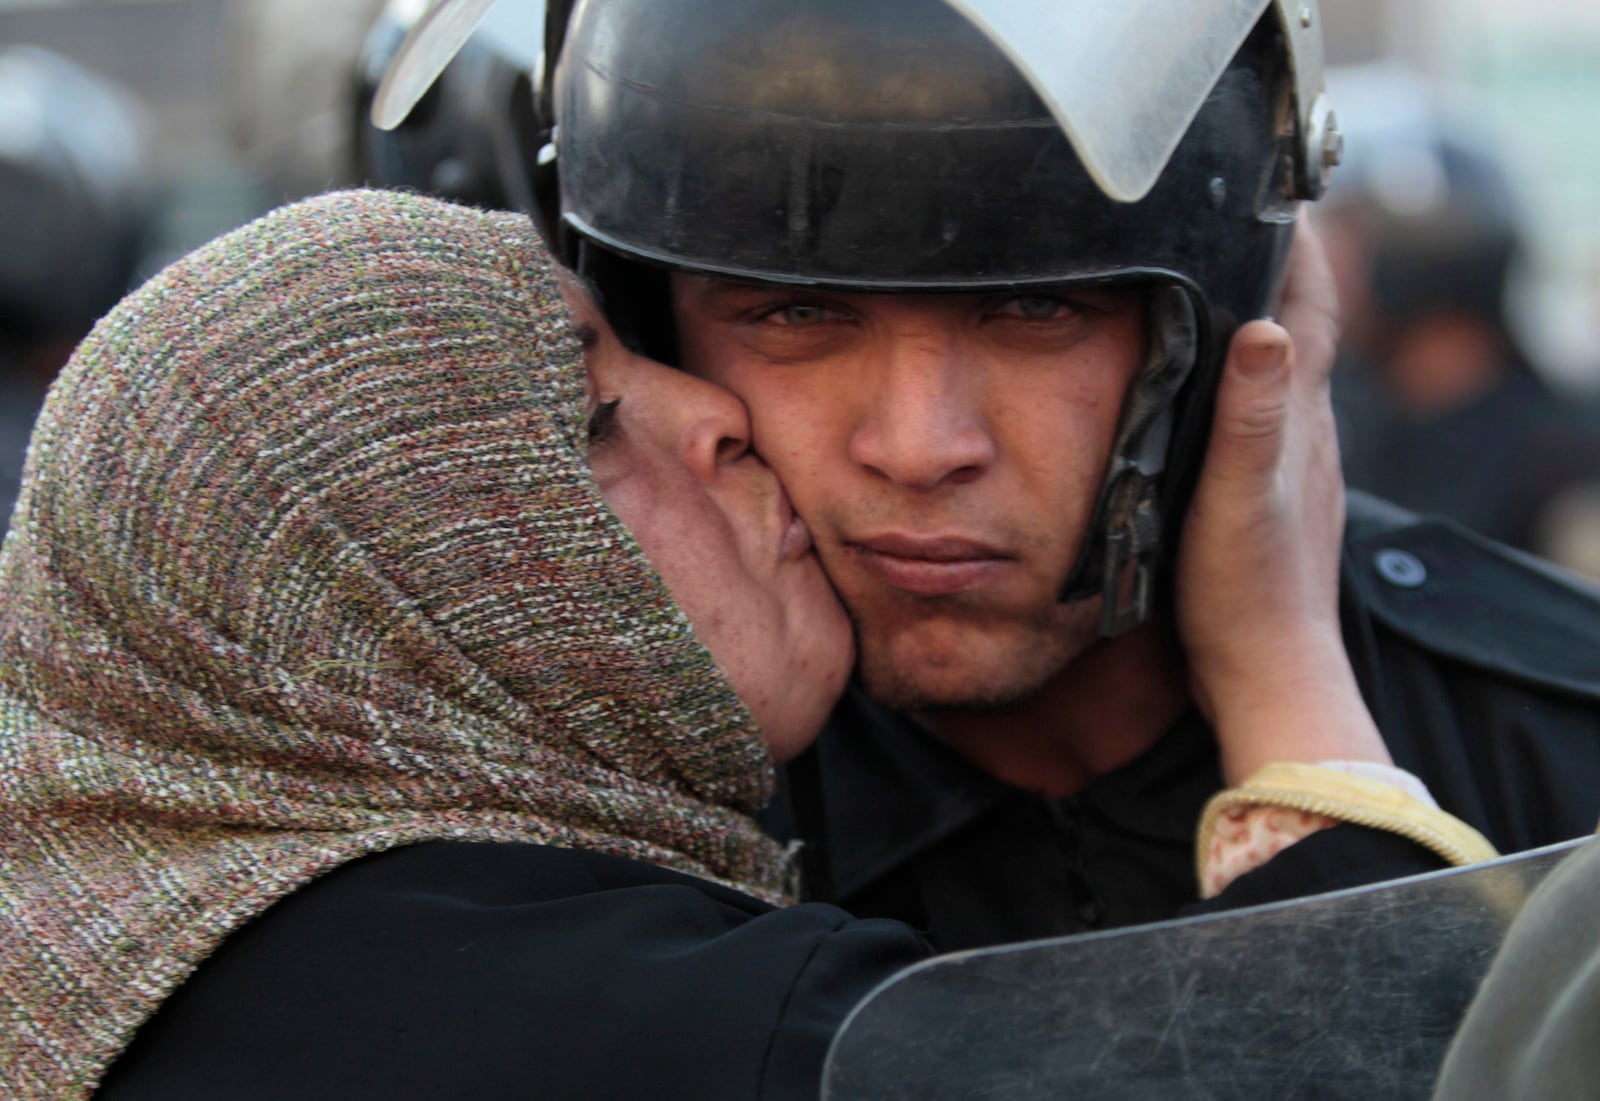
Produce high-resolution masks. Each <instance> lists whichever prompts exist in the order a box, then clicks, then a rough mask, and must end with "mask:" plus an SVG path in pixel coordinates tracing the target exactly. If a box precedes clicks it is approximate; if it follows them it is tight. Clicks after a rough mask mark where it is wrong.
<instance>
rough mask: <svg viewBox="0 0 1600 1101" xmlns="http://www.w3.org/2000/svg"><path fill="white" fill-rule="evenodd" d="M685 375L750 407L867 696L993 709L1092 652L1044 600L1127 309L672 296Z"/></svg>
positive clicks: (1054, 585) (1073, 619)
mask: <svg viewBox="0 0 1600 1101" xmlns="http://www.w3.org/2000/svg"><path fill="white" fill-rule="evenodd" d="M673 302H674V308H675V311H676V314H677V319H678V325H679V332H680V338H681V340H682V345H683V346H682V353H683V359H684V365H685V366H686V367H687V368H688V369H689V370H690V371H692V372H694V373H697V374H699V375H701V376H703V377H705V378H708V379H710V380H712V381H715V382H718V383H721V384H722V385H724V386H726V387H728V388H729V389H731V390H733V391H734V392H735V393H737V394H738V395H739V396H740V397H742V398H743V399H744V400H745V402H746V403H747V404H748V405H749V406H750V409H751V414H752V417H753V421H754V428H755V442H756V447H757V449H758V450H759V451H760V452H761V454H762V455H763V456H764V457H765V458H766V459H767V461H768V462H770V463H771V464H772V465H773V467H774V468H775V469H776V470H777V471H778V474H779V476H780V477H781V478H782V479H783V482H784V484H785V486H786V487H787V488H788V490H789V493H790V495H791V496H792V497H793V499H794V502H795V506H796V508H798V509H799V511H800V514H801V515H802V516H803V517H804V518H805V519H806V521H807V523H808V524H809V525H810V527H811V530H812V533H813V535H814V536H815V538H816V541H817V547H818V550H819V552H820V553H821V555H822V561H823V565H824V567H825V568H826V569H827V571H828V574H829V576H830V577H831V579H832V580H833V582H834V585H835V586H836V587H837V588H838V590H839V592H840V595H842V596H843V598H844V601H845V603H846V605H847V606H848V607H849V609H850V612H851V614H852V616H853V618H854V620H855V622H856V627H857V638H858V642H859V646H860V662H861V665H860V669H861V673H862V675H863V678H864V681H865V684H866V687H867V689H868V690H869V691H870V692H871V693H872V694H873V695H874V696H875V697H877V698H878V699H880V700H882V701H883V702H885V703H888V704H890V705H892V706H898V707H930V706H941V705H959V704H994V703H999V702H1003V701H1006V700H1011V699H1017V698H1020V697H1023V696H1026V695H1027V694H1029V693H1031V692H1032V691H1034V690H1035V689H1037V688H1038V687H1040V686H1041V685H1042V684H1043V683H1044V682H1045V681H1046V680H1048V679H1049V678H1050V677H1051V676H1052V675H1053V674H1054V673H1056V672H1057V671H1059V670H1060V669H1061V668H1062V666H1063V665H1064V664H1065V663H1066V662H1068V661H1070V660H1071V659H1072V658H1073V657H1074V656H1075V655H1077V654H1078V653H1079V652H1081V651H1082V650H1083V649H1084V648H1085V647H1087V646H1088V645H1089V644H1090V643H1091V642H1092V640H1093V639H1094V637H1095V630H1096V617H1097V614H1098V602H1097V601H1083V602H1079V603H1075V604H1063V603H1061V602H1060V601H1059V600H1058V599H1057V597H1058V594H1059V593H1060V591H1061V588H1062V585H1063V583H1064V581H1065V580H1066V577H1067V574H1068V572H1069V570H1070V569H1071V567H1072V565H1073V563H1074V561H1075V560H1076V557H1077V553H1078V548H1079V545H1080V544H1081V542H1082V539H1083V535H1084V532H1085V530H1086V528H1087V525H1088V522H1089V516H1090V512H1091V510H1092V507H1093V503H1094V498H1095V494H1096V491H1097V489H1098V487H1099V485H1100V482H1101V478H1102V476H1103V474H1104V471H1105V467H1106V463H1107V459H1108V456H1109V454H1110V451H1111V444H1112V437H1113V434H1114V431H1115V428H1116V424H1117V420H1118V416H1119V413H1120V410H1121V406H1122V399H1123V395H1124V393H1125V392H1126V391H1127V388H1128V384H1129V382H1130V381H1131V380H1132V378H1133V376H1134V374H1135V372H1136V371H1137V370H1138V368H1139V366H1140V365H1141V364H1142V363H1143V361H1144V355H1145V325H1144V306H1143V297H1142V295H1140V294H1139V293H1138V292H1136V291H1111V290H1095V291H1083V290H1075V291H1071V292H1069V293H1064V294H1059V295H1058V294H1029V295H1021V296H1018V295H1016V294H1014V293H1013V294H1003V295H993V296H989V295H955V296H953V295H876V294H842V293H833V292H816V291H812V290H796V289H794V288H785V287H779V286H774V285H771V284H749V283H737V282H732V281H727V280H719V279H713V278H707V277H701V276H690V275H677V276H675V277H674V281H673Z"/></svg>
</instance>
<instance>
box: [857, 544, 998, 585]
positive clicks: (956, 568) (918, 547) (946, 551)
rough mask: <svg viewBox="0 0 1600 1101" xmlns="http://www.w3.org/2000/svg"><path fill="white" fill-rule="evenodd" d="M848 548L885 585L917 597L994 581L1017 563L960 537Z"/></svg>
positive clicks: (989, 548) (994, 549)
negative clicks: (1013, 563)
mask: <svg viewBox="0 0 1600 1101" xmlns="http://www.w3.org/2000/svg"><path fill="white" fill-rule="evenodd" d="M846 545H847V546H849V547H850V549H851V550H853V551H855V552H856V557H857V559H858V560H859V561H860V562H861V564H862V565H863V566H864V567H865V568H866V569H867V571H868V572H869V573H871V574H873V575H874V576H876V577H877V578H878V579H879V580H880V581H882V582H884V584H886V585H888V586H890V587H891V588H895V589H899V590H901V591H902V592H907V593H911V594H913V595H916V596H948V595H950V594H952V593H959V592H965V591H966V590H968V589H974V588H977V587H978V586H980V585H983V584H985V583H987V582H989V581H992V580H994V578H996V577H997V576H999V575H1000V574H1001V573H1002V572H1004V571H1005V569H1006V568H1007V567H1008V566H1009V565H1011V563H1012V561H1013V559H1012V558H1011V556H1010V555H1008V554H1005V553H1004V552H1003V551H1000V550H997V549H996V548H994V547H991V546H988V545H987V544H984V543H980V542H978V541H976V540H973V539H966V538H962V537H960V536H927V535H904V534H894V533H890V534H883V535H874V536H870V537H868V538H864V539H851V540H848V541H847V544H846Z"/></svg>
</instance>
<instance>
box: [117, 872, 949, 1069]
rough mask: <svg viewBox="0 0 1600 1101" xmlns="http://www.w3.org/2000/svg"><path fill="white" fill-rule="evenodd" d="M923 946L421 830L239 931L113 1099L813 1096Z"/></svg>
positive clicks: (734, 895) (176, 1005)
mask: <svg viewBox="0 0 1600 1101" xmlns="http://www.w3.org/2000/svg"><path fill="white" fill-rule="evenodd" d="M926 951H927V950H926V947H925V946H924V945H923V943H922V942H921V940H920V938H918V937H916V936H915V934H913V933H912V932H911V931H910V930H909V929H906V928H905V927H904V926H899V925H896V924H894V923H890V922H881V921H871V922H861V921H856V920H854V919H852V918H850V917H849V915H847V914H845V913H844V912H843V911H840V910H837V909H835V908H833V907H828V906H820V905H806V906H796V907H789V908H786V909H775V908H773V907H771V906H769V905H768V904H766V903H764V902H761V901H759V900H757V899H754V898H750V897H748V896H745V895H742V894H740V893H738V892H736V891H733V890H729V889H727V888H724V887H721V886H718V885H716V884H712V883H709V882H706V881H703V880H698V879H695V878H693V877H690V876H685V875H681V874H678V873H675V872H671V871H666V870H664V869H661V868H657V867H655V866H653V865H649V864H643V863H639V862H636V861H631V860H626V859H622V858H618V857H610V856H603V855H598V854H593V853H585V852H579V851H575V850H569V849H555V848H549V847H544V846H537V845H494V844H467V843H453V842H437V843H430V844H426V845H417V846H412V847H409V848H406V849H399V850H394V851H391V852H389V853H384V854H379V855H377V856H372V857H367V858H364V859H362V860H359V861H356V862H354V863H352V864H350V865H347V866H345V867H344V868H342V869H340V870H339V871H336V872H334V873H332V874H330V875H329V876H327V877H325V878H323V879H322V880H319V881H317V882H316V883H313V884H312V885H310V886H308V887H306V888H304V889H303V890H301V891H299V892H297V893H296V894H295V895H292V896H290V897H289V898H288V899H285V900H284V901H283V902H281V903H279V904H278V905H277V906H275V907H274V908H273V909H272V910H269V911H268V912H267V913H266V914H265V915H263V916H262V918H260V919H258V920H257V921H256V922H255V923H253V924H252V925H250V926H248V927H246V928H245V929H243V930H241V931H240V932H239V933H237V934H235V935H234V936H233V937H232V938H230V939H229V941H228V942H227V943H225V944H224V945H223V947H222V949H221V950H220V951H219V952H218V953H217V954H216V955H215V956H213V957H212V958H211V959H210V960H208V961H207V962H206V963H205V964H204V965H203V966H202V967H201V969H200V970H199V971H198V972H197V973H196V975H195V976H194V978H193V979H191V981H190V982H189V983H188V984H186V985H185V987H183V988H182V989H180V990H179V991H178V992H177V994H175V995H174V996H173V998H171V999H170V1000H169V1001H168V1003H167V1004H166V1005H165V1006H163V1007H162V1009H161V1010H160V1012H159V1013H158V1014H157V1016H156V1017H155V1018H154V1019H153V1020H152V1021H151V1022H150V1023H149V1024H148V1025H147V1026H146V1027H145V1029H144V1030H142V1031H141V1032H140V1034H139V1035H138V1037H136V1039H135V1042H134V1044H133V1046H132V1047H131V1048H130V1049H129V1051H128V1052H127V1053H126V1054H125V1056H124V1057H123V1059H122V1060H121V1061H119V1063H118V1064H117V1065H116V1066H115V1067H114V1068H113V1071H112V1074H111V1076H110V1077H109V1078H108V1079H107V1083H106V1086H105V1087H104V1093H103V1094H102V1095H101V1096H104V1097H106V1098H108V1099H110V1101H127V1099H129V1098H142V1097H154V1096H160V1095H161V1091H162V1090H165V1089H169V1088H170V1087H171V1085H172V1083H174V1082H179V1081H182V1082H185V1083H194V1082H196V1081H197V1080H203V1081H215V1082H237V1081H239V1080H241V1079H245V1078H248V1080H250V1081H256V1082H260V1083H262V1084H261V1086H260V1087H259V1090H260V1093H259V1096H262V1097H268V1096H285V1095H290V1094H293V1095H296V1096H298V1097H300V1098H301V1099H302V1101H309V1099H312V1098H318V1097H324V1096H327V1097H332V1096H338V1097H341V1098H348V1097H366V1096H371V1097H383V1096H431V1095H433V1092H436V1090H437V1089H447V1090H448V1091H449V1092H451V1093H452V1094H453V1095H459V1096H481V1097H485V1098H493V1097H496V1096H500V1095H502V1094H506V1093H509V1092H510V1091H511V1090H513V1089H517V1088H519V1086H520V1087H521V1088H523V1089H525V1088H526V1086H527V1084H528V1083H529V1082H537V1083H539V1084H540V1093H541V1096H547V1097H553V1098H561V1097H569V1096H570V1097H592V1096H611V1095H618V1096H621V1095H623V1091H629V1090H631V1091H632V1092H634V1093H637V1094H640V1095H649V1096H654V1097H664V1098H671V1097H684V1098H689V1097H768V1098H770V1097H802V1096H812V1097H814V1096H815V1091H816V1088H817V1083H818V1077H819V1075H820V1071H821V1063H822V1058H823V1056H824V1054H825V1052H826V1047H827V1042H828V1039H829V1038H830V1037H831V1035H832V1031H833V1029H834V1028H835V1027H837V1025H838V1023H839V1022H840V1021H841V1020H842V1019H843V1017H844V1015H845V1014H846V1013H848V1011H849V1009H850V1008H851V1007H852V1006H854V1005H855V1004H856V1002H858V1001H859V1000H860V999H861V998H862V997H864V996H865V994H866V993H867V992H869V991H870V990H871V989H872V987H873V986H875V985H876V984H877V983H878V982H879V981H881V980H882V979H883V978H885V977H887V976H888V975H889V974H892V973H893V972H894V971H895V970H897V969H899V968H900V967H902V966H905V965H907V964H909V963H912V962H915V961H916V960H918V959H920V958H922V957H923V956H924V955H925V954H926ZM290 1053H292V1055H291V1054H290ZM258 1063H259V1064H260V1065H259V1066H258V1065H256V1064H258ZM319 1090H320V1091H321V1092H319ZM407 1090H409V1091H410V1092H409V1093H408V1092H406V1091H407ZM396 1091H399V1092H396ZM230 1096H232V1094H230ZM249 1096H256V1094H251V1095H249Z"/></svg>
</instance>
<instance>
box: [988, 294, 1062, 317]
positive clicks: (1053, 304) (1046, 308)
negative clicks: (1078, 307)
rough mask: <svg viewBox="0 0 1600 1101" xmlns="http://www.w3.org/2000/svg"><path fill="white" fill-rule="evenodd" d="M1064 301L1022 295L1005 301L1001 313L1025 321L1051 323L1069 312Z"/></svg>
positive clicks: (1046, 296) (1045, 296) (1048, 296)
mask: <svg viewBox="0 0 1600 1101" xmlns="http://www.w3.org/2000/svg"><path fill="white" fill-rule="evenodd" d="M1071 308H1072V307H1071V304H1070V303H1068V302H1067V301H1066V300H1065V299H1061V298H1057V297H1055V296H1053V295H1048V294H1024V295H1018V296H1017V297H1015V298H1010V299H1007V300H1006V302H1005V304H1004V305H1003V306H1002V308H1001V312H1003V313H1009V314H1011V315H1012V316H1014V317H1020V318H1023V319H1024V320H1027V321H1052V320H1055V319H1057V318H1059V317H1061V316H1062V315H1063V314H1064V313H1066V312H1067V311H1068V310H1070V309H1071Z"/></svg>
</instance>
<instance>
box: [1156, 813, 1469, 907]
mask: <svg viewBox="0 0 1600 1101" xmlns="http://www.w3.org/2000/svg"><path fill="white" fill-rule="evenodd" d="M1449 866H1450V865H1449V864H1448V863H1447V862H1446V861H1445V860H1444V858H1443V857H1441V856H1439V855H1438V854H1437V853H1435V852H1433V851H1431V850H1429V849H1425V848H1423V847H1422V846H1421V845H1419V844H1417V843H1416V842H1415V841H1412V840H1409V839H1408V838H1405V837H1401V836H1399V835H1398V834H1393V833H1388V832H1385V831H1384V830H1374V829H1368V828H1367V827H1365V826H1356V825H1351V824H1349V823H1343V822H1342V823H1340V824H1339V825H1337V826H1330V827H1329V828H1328V829H1325V830H1318V831H1317V832H1316V833H1313V834H1309V835H1307V836H1306V837H1303V838H1301V839H1300V840H1299V841H1296V842H1295V843H1294V844H1293V845H1290V846H1289V847H1288V848H1286V849H1284V850H1283V851H1282V852H1280V853H1278V855H1276V856H1274V857H1273V858H1272V859H1271V860H1269V861H1267V862H1266V863H1265V864H1263V865H1261V867H1259V868H1256V869H1254V870H1252V871H1249V872H1246V873H1245V874H1244V875H1241V876H1240V877H1239V878H1238V879H1235V880H1234V881H1233V882H1232V883H1230V884H1228V886H1227V887H1226V888H1224V889H1223V891H1222V892H1221V893H1220V894H1218V895H1217V896H1216V897H1215V898H1211V899H1207V900H1206V901H1204V902H1198V903H1194V904H1192V905H1190V906H1187V907H1185V908H1184V910H1183V914H1184V915H1185V916H1189V915H1196V914H1214V913H1221V912H1222V911H1224V910H1236V909H1238V908H1239V907H1241V906H1259V905H1262V904H1263V903H1268V902H1282V901H1285V900H1286V899H1292V898H1303V897H1305V896H1307V895H1315V894H1322V893H1325V892H1327V891H1341V890H1344V889H1345V888H1347V887H1366V886H1370V885H1371V884H1374V883H1384V882H1387V881H1389V880H1393V879H1402V878H1404V877H1406V876H1411V875H1422V874H1423V873H1425V872H1437V871H1442V870H1444V869H1445V868H1448V867H1449Z"/></svg>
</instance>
